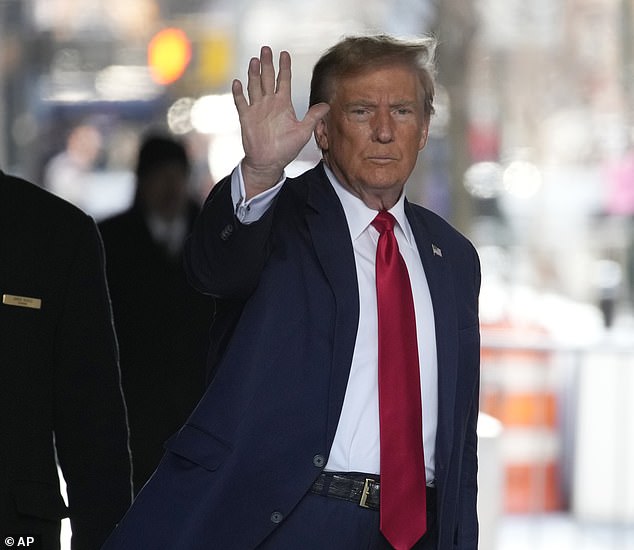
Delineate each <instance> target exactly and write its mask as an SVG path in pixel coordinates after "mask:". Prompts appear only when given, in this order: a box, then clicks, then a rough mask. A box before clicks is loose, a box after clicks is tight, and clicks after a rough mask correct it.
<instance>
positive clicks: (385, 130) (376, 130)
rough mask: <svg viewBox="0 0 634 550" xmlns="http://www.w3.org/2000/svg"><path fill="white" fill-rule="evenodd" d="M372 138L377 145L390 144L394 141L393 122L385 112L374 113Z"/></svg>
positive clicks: (380, 110) (381, 110) (389, 114)
mask: <svg viewBox="0 0 634 550" xmlns="http://www.w3.org/2000/svg"><path fill="white" fill-rule="evenodd" d="M372 130H373V137H374V139H375V141H378V142H379V143H390V142H391V141H393V140H394V121H393V120H392V116H391V113H390V112H389V111H387V110H383V109H379V110H377V111H376V113H375V115H374V120H373V128H372Z"/></svg>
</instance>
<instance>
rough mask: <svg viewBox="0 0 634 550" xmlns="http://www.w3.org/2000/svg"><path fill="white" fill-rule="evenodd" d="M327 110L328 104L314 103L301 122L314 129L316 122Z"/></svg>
mask: <svg viewBox="0 0 634 550" xmlns="http://www.w3.org/2000/svg"><path fill="white" fill-rule="evenodd" d="M328 111H330V105H328V103H316V104H315V105H313V106H312V107H311V108H310V109H308V112H307V113H306V116H305V117H304V120H302V122H301V123H302V124H303V125H305V126H308V127H310V128H312V130H314V129H315V126H317V123H318V122H319V121H320V120H321V119H322V118H324V117H325V116H326V115H327V114H328Z"/></svg>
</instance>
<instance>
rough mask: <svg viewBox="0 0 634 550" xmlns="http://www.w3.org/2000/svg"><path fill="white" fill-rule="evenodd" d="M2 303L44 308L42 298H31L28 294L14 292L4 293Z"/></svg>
mask: <svg viewBox="0 0 634 550" xmlns="http://www.w3.org/2000/svg"><path fill="white" fill-rule="evenodd" d="M2 303H3V304H5V305H7V306H17V307H28V308H30V309H42V300H40V299H39V298H29V297H28V296H14V295H13V294H3V295H2Z"/></svg>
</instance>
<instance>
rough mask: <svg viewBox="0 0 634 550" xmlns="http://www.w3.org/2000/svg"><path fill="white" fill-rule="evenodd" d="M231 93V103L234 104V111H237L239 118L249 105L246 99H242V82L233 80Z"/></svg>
mask: <svg viewBox="0 0 634 550" xmlns="http://www.w3.org/2000/svg"><path fill="white" fill-rule="evenodd" d="M231 93H232V95H233V102H234V103H235V106H236V109H237V110H238V116H240V115H242V113H243V112H244V111H245V110H246V109H247V107H248V106H249V104H248V103H247V98H246V97H244V91H243V89H242V82H240V81H239V80H237V79H236V80H234V81H233V83H232V84H231Z"/></svg>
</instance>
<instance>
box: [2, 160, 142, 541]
mask: <svg viewBox="0 0 634 550" xmlns="http://www.w3.org/2000/svg"><path fill="white" fill-rule="evenodd" d="M0 295H1V296H2V302H1V303H0V350H1V351H0V353H1V356H0V439H1V440H2V444H1V445H0V540H2V541H5V539H6V538H7V537H14V541H15V544H16V545H17V544H18V542H19V539H18V537H17V535H28V536H33V537H34V538H35V540H36V543H34V544H39V546H34V547H37V548H41V549H44V550H50V549H59V547H60V520H61V519H62V518H64V517H70V524H71V528H72V548H73V550H94V549H95V548H99V546H100V545H101V544H102V543H103V541H104V539H105V538H106V536H107V534H108V533H109V532H110V531H111V530H112V529H113V527H114V526H115V524H116V523H117V521H118V520H119V519H120V518H121V517H122V516H123V514H124V512H125V511H126V509H127V508H128V506H129V505H130V503H131V500H132V484H131V472H130V453H129V449H128V427H127V423H126V412H125V405H124V400H123V395H122V391H121V382H120V374H119V365H118V357H117V343H116V339H115V334H114V329H113V325H112V313H111V309H110V301H109V298H108V290H107V287H106V281H105V273H104V261H103V246H102V243H101V239H100V237H99V233H98V231H97V227H96V226H95V223H94V221H93V220H92V219H91V218H90V217H88V216H87V215H86V214H84V213H83V212H82V211H80V210H79V209H78V208H76V207H75V206H72V205H71V204H69V203H67V202H66V201H64V200H62V199H60V198H58V197H56V196H54V195H52V194H50V193H49V192H47V191H45V190H43V189H41V188H40V187H38V186H36V185H33V184H31V183H28V182H26V181H24V180H21V179H18V178H15V177H12V176H8V175H5V174H3V173H2V172H0ZM56 457H57V460H58V462H59V466H60V468H61V471H62V473H63V476H64V479H65V482H66V488H67V494H68V504H69V506H68V508H67V507H66V504H65V503H64V500H63V498H62V495H61V493H60V483H59V478H58V469H57V464H56ZM25 540H26V539H23V540H22V542H25Z"/></svg>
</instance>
